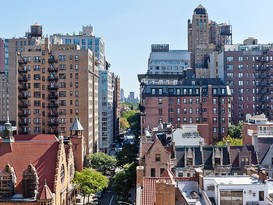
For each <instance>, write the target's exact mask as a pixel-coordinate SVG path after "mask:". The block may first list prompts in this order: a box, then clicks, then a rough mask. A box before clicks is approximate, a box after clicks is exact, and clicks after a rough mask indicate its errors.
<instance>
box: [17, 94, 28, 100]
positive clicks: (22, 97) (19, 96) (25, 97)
mask: <svg viewBox="0 0 273 205" xmlns="http://www.w3.org/2000/svg"><path fill="white" fill-rule="evenodd" d="M18 98H19V99H24V100H26V99H28V96H27V95H22V94H21V95H18Z"/></svg>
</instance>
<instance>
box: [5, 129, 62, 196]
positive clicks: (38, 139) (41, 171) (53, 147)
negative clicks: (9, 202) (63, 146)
mask: <svg viewBox="0 0 273 205" xmlns="http://www.w3.org/2000/svg"><path fill="white" fill-rule="evenodd" d="M14 138H15V142H13V143H11V144H9V143H0V170H3V169H4V167H5V166H6V164H8V163H9V164H10V165H11V166H12V167H13V168H14V170H15V173H16V177H17V183H16V187H15V192H16V193H22V175H23V172H24V171H25V170H26V169H27V167H28V165H29V164H32V165H33V166H34V167H35V169H36V171H37V174H38V177H39V190H38V191H39V193H41V191H42V189H43V185H44V183H45V181H47V182H48V183H47V185H48V187H49V188H50V190H54V189H53V186H54V175H55V167H56V156H57V151H58V149H59V142H58V139H57V138H56V137H55V135H41V134H39V135H17V136H14Z"/></svg>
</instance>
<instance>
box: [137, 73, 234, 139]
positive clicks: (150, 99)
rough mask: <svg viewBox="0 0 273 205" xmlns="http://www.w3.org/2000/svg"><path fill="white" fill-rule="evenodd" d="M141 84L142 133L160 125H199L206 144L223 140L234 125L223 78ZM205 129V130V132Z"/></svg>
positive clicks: (148, 80) (140, 77) (156, 81)
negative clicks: (229, 128)
mask: <svg viewBox="0 0 273 205" xmlns="http://www.w3.org/2000/svg"><path fill="white" fill-rule="evenodd" d="M139 82H140V83H141V102H140V103H141V111H142V116H141V131H142V133H144V130H145V129H147V128H153V127H157V126H158V124H160V123H171V124H172V125H173V127H175V128H176V127H179V126H180V124H198V131H200V132H202V133H203V135H202V134H201V136H202V137H203V138H204V139H205V142H206V143H207V144H213V143H215V142H217V141H220V140H222V137H223V136H226V135H227V128H228V126H229V124H230V122H231V115H230V112H231V111H230V106H231V104H230V103H231V102H230V101H231V99H230V98H231V95H230V90H229V87H228V86H226V85H224V84H223V83H222V82H221V81H220V79H196V78H183V79H180V80H179V79H174V78H173V79H171V78H170V79H168V78H166V79H153V78H146V77H143V76H139ZM202 130H203V131H202Z"/></svg>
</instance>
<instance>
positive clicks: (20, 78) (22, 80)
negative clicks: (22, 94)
mask: <svg viewBox="0 0 273 205" xmlns="http://www.w3.org/2000/svg"><path fill="white" fill-rule="evenodd" d="M18 81H19V82H27V81H28V78H27V77H19V78H18Z"/></svg>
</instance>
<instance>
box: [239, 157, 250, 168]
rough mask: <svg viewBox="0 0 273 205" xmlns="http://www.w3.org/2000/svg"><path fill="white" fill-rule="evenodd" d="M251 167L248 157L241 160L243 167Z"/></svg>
mask: <svg viewBox="0 0 273 205" xmlns="http://www.w3.org/2000/svg"><path fill="white" fill-rule="evenodd" d="M245 165H249V159H248V157H242V159H241V166H245Z"/></svg>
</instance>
